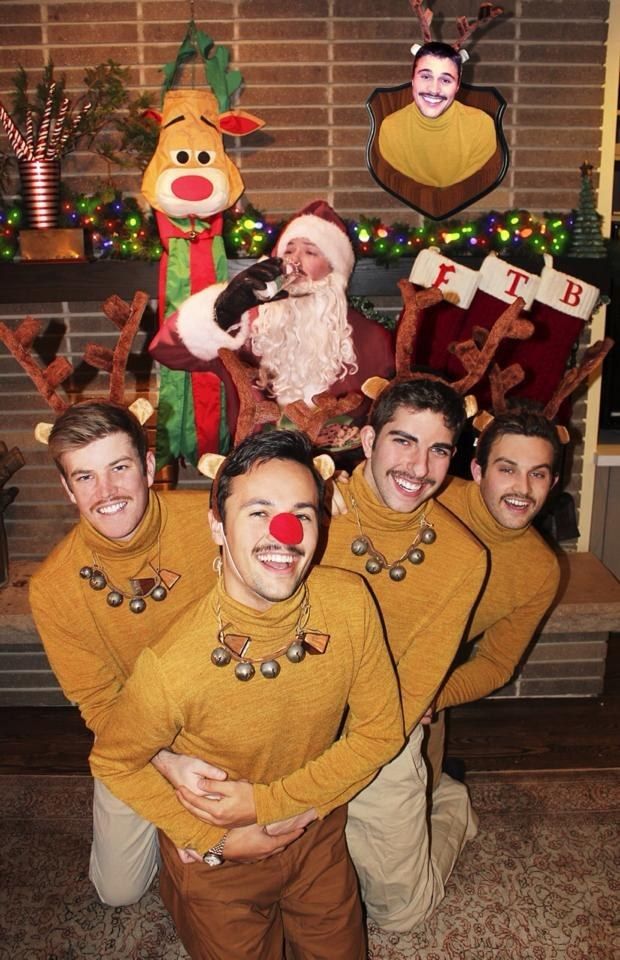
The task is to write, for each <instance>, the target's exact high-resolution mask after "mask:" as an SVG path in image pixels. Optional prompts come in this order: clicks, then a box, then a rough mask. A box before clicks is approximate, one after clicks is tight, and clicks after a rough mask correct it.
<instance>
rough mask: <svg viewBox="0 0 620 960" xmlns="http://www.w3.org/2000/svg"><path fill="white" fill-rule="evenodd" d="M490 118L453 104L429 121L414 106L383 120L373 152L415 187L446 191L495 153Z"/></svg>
mask: <svg viewBox="0 0 620 960" xmlns="http://www.w3.org/2000/svg"><path fill="white" fill-rule="evenodd" d="M496 145H497V138H496V135H495V125H494V123H493V120H492V119H491V117H490V116H489V115H488V114H487V113H485V112H484V111H483V110H478V109H477V108H476V107H467V106H465V105H464V104H462V103H459V101H458V100H455V101H454V102H453V103H452V104H451V105H450V106H449V107H448V109H447V110H446V112H445V113H442V114H441V116H440V117H437V118H436V119H429V118H428V117H425V116H424V115H423V114H421V113H420V111H419V110H418V108H417V106H416V104H415V103H413V102H412V103H410V104H408V105H407V106H406V107H403V108H402V109H401V110H397V111H396V112H395V113H391V114H390V115H389V116H387V117H386V118H385V120H384V121H383V123H382V124H381V128H380V130H379V152H380V153H381V155H382V156H383V158H384V159H385V160H387V162H388V163H389V164H390V165H391V166H393V167H394V168H395V169H396V170H399V171H400V172H401V173H404V174H405V176H407V177H411V178H412V180H416V181H417V182H418V183H424V184H427V185H428V186H431V187H449V186H451V185H452V184H454V183H458V182H459V181H460V180H465V179H466V178H467V177H470V176H471V175H472V173H475V172H476V171H477V170H480V168H481V167H483V166H484V164H485V163H486V162H487V160H489V159H490V158H491V157H492V156H493V154H494V153H495V148H496Z"/></svg>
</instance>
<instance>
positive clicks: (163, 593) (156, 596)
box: [151, 584, 168, 602]
mask: <svg viewBox="0 0 620 960" xmlns="http://www.w3.org/2000/svg"><path fill="white" fill-rule="evenodd" d="M167 596H168V591H167V590H166V588H165V587H162V585H161V584H159V586H158V587H154V588H153V589H152V590H151V597H152V599H153V600H157V602H159V601H161V600H165V599H166V597H167Z"/></svg>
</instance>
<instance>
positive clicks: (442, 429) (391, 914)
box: [322, 377, 487, 932]
mask: <svg viewBox="0 0 620 960" xmlns="http://www.w3.org/2000/svg"><path fill="white" fill-rule="evenodd" d="M464 420H465V412H464V405H463V399H462V397H460V396H459V395H458V394H457V393H456V392H455V391H454V390H453V389H452V388H451V387H450V386H448V385H447V384H445V383H443V382H441V381H434V380H430V379H425V378H424V377H419V378H416V379H412V380H409V381H405V382H400V383H398V382H396V383H395V384H392V385H391V386H388V387H387V389H386V390H385V391H384V392H383V393H382V394H381V395H380V396H379V398H378V400H377V401H376V402H375V405H374V407H373V411H372V413H371V416H370V420H369V423H368V425H367V426H366V427H364V428H363V429H362V442H363V448H364V454H365V456H366V460H365V462H364V463H363V464H361V465H360V466H359V467H357V468H356V470H355V471H354V473H353V475H352V477H351V480H350V482H349V483H348V484H342V485H340V487H339V489H340V492H341V494H342V496H343V497H344V500H345V502H346V507H347V512H346V513H344V514H342V515H340V516H335V517H333V518H332V521H331V524H330V527H329V532H328V539H327V546H326V549H325V552H324V555H323V558H322V563H328V564H332V565H334V566H339V567H344V568H346V569H348V570H353V571H356V572H359V573H361V574H362V575H364V576H365V577H366V580H367V582H368V584H369V586H370V589H371V590H372V592H373V594H374V596H375V599H376V601H377V604H378V606H379V609H380V611H381V616H382V618H383V622H384V626H385V630H386V636H387V640H388V645H389V647H390V650H391V653H392V656H393V659H394V662H395V665H396V670H397V675H398V680H399V684H400V691H401V698H402V704H403V714H404V717H405V731H406V734H407V735H408V736H409V739H408V742H407V744H406V745H405V748H404V750H403V751H402V752H401V753H400V754H399V756H398V757H396V759H395V760H393V761H392V762H391V763H389V764H387V766H385V767H384V768H383V770H382V771H381V773H380V774H379V776H378V777H377V778H376V779H375V780H374V781H373V783H371V784H370V786H368V787H367V788H366V789H365V790H363V791H362V792H361V793H360V794H359V795H358V796H357V797H355V799H354V800H352V801H351V802H350V803H349V814H348V824H347V841H348V844H349V850H350V852H351V856H352V858H353V862H354V863H355V866H356V869H357V872H358V876H359V879H360V884H361V890H362V898H363V900H364V902H365V904H366V909H367V912H368V916H369V918H370V919H371V920H372V921H374V922H375V923H377V924H378V925H379V926H381V927H383V928H384V929H387V930H395V931H400V932H404V931H408V930H410V929H412V928H413V927H415V926H416V925H417V924H419V923H421V922H422V921H423V920H424V919H426V918H427V917H428V916H430V914H431V913H432V911H433V910H434V909H435V907H436V906H437V904H438V903H439V902H440V901H441V899H442V898H443V895H444V887H445V883H446V881H447V879H448V877H449V875H450V873H451V871H452V869H453V867H454V864H455V863H456V860H457V858H458V855H459V853H460V851H461V849H462V847H463V845H464V843H465V842H466V841H467V840H468V839H470V838H472V837H473V836H475V833H476V821H475V816H474V814H473V811H472V809H471V804H470V801H469V797H468V794H467V790H466V788H465V787H464V786H463V784H461V783H457V782H456V781H454V780H452V779H451V778H450V777H448V776H445V775H444V777H443V778H442V782H441V784H440V785H439V788H438V792H437V796H436V803H435V808H434V811H433V818H432V821H431V826H430V831H429V826H428V822H427V802H426V784H427V777H426V767H425V764H424V762H423V760H422V756H421V741H422V733H423V730H422V727H421V725H420V724H419V720H420V718H421V717H422V715H423V714H424V712H425V710H426V709H427V707H428V706H429V704H430V703H431V702H432V701H433V700H434V699H435V697H436V696H437V692H438V690H439V689H440V686H441V684H442V682H443V679H444V677H445V675H446V673H447V671H448V669H449V667H450V664H451V663H452V660H453V657H454V655H455V653H456V650H457V648H458V645H459V641H460V639H461V636H462V633H463V630H464V629H465V627H466V624H467V621H468V617H469V615H470V611H471V609H472V607H473V606H474V603H475V601H476V599H477V597H478V594H479V592H480V588H481V586H482V583H483V579H484V577H485V574H486V569H487V557H486V551H485V550H484V548H483V547H482V546H481V545H480V544H479V543H478V541H477V540H476V539H475V538H474V537H472V535H471V534H470V533H469V531H467V529H466V528H465V527H464V526H463V525H462V524H461V523H460V522H459V521H458V520H457V519H456V518H455V517H454V516H453V515H452V514H451V513H450V512H449V511H448V510H446V509H445V508H444V507H442V505H441V504H439V503H437V501H436V500H435V499H434V497H435V494H436V492H437V491H438V489H439V487H440V486H441V485H442V483H443V482H444V480H445V477H446V474H447V471H448V466H449V464H450V461H451V458H452V454H453V453H454V449H455V443H456V440H457V438H458V434H459V432H460V430H461V428H462V426H463V423H464ZM431 835H432V836H431ZM431 839H432V843H431Z"/></svg>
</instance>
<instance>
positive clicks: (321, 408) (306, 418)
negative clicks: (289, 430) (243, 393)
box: [282, 391, 363, 443]
mask: <svg viewBox="0 0 620 960" xmlns="http://www.w3.org/2000/svg"><path fill="white" fill-rule="evenodd" d="M362 400H363V397H362V396H361V395H360V394H359V393H347V394H345V396H344V397H334V396H332V395H331V393H329V391H325V392H324V393H318V394H317V395H316V396H314V397H313V398H312V403H313V406H309V405H308V404H307V403H305V401H304V400H295V402H294V403H287V405H286V406H285V407H284V409H283V411H282V412H283V413H284V415H285V416H286V417H288V418H289V420H291V421H292V422H293V423H294V424H295V426H296V427H299V429H300V430H303V431H304V433H307V434H308V436H309V437H310V440H311V441H312V442H313V443H316V441H317V438H318V436H319V434H320V432H321V430H322V429H323V427H324V426H325V424H326V423H327V421H328V420H331V419H332V417H340V416H343V415H344V414H347V413H352V411H353V410H355V409H356V408H357V407H359V405H360V403H361V402H362Z"/></svg>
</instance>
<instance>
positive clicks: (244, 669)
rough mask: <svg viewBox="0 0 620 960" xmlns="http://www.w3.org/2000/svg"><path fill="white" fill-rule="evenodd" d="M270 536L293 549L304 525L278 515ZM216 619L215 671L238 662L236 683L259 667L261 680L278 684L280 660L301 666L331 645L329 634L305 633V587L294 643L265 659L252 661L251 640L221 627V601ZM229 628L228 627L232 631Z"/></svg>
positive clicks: (307, 610) (307, 611) (307, 612)
mask: <svg viewBox="0 0 620 960" xmlns="http://www.w3.org/2000/svg"><path fill="white" fill-rule="evenodd" d="M269 533H270V534H271V536H272V537H273V538H274V539H275V540H278V541H279V542H280V543H283V544H287V545H289V546H294V545H296V544H298V543H301V541H302V540H303V538H304V530H303V527H302V524H301V521H300V520H299V518H298V517H296V516H295V515H294V514H292V513H279V514H277V516H275V517H273V518H272V520H271V523H270V524H269ZM215 615H216V617H217V620H218V626H219V629H218V632H217V639H218V644H219V646H217V647H215V649H214V650H213V651H212V652H211V663H213V664H214V665H215V666H216V667H227V666H228V664H229V663H230V662H231V660H235V661H236V664H235V676H236V678H237V680H241V681H244V682H246V681H248V680H251V679H252V677H253V676H254V675H255V674H256V667H255V666H254V664H259V665H260V666H259V670H260V673H261V676H263V677H264V678H265V679H266V680H275V678H276V677H277V676H278V674H279V673H280V670H281V667H280V664H279V663H278V660H279V658H280V657H282V656H286V659H287V660H288V661H289V662H290V663H301V661H302V660H304V659H305V657H306V654H307V653H309V654H316V653H319V654H320V653H325V650H326V649H327V644H328V643H329V634H326V633H318V632H317V631H315V630H306V629H304V628H305V625H306V624H307V622H308V619H309V617H310V602H309V600H308V588H307V587H306V585H305V584H304V595H303V598H302V601H301V604H300V608H299V616H298V617H297V623H296V624H295V635H294V639H293V641H292V642H291V643H287V644H285V645H284V646H283V647H280V648H279V649H278V650H275V651H274V652H273V653H270V654H268V655H267V656H266V657H249V656H248V655H247V654H248V651H249V649H250V645H251V643H252V637H249V636H246V635H244V634H239V633H226V632H225V631H226V628H225V627H224V625H223V623H222V614H221V608H220V605H219V601H217V602H216V607H215ZM229 626H230V624H227V625H226V627H229Z"/></svg>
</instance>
